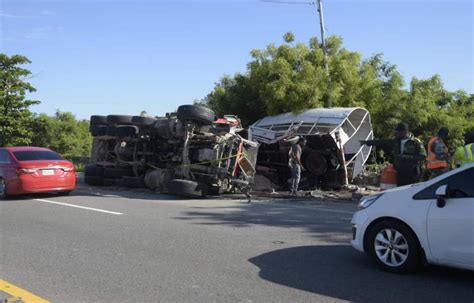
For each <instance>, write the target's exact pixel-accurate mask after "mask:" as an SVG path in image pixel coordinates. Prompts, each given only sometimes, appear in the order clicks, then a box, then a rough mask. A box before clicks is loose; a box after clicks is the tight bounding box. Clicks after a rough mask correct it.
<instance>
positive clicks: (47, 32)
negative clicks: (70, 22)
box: [23, 26, 69, 40]
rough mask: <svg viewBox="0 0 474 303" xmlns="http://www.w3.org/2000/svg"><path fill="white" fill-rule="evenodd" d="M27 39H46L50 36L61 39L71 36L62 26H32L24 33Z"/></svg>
mask: <svg viewBox="0 0 474 303" xmlns="http://www.w3.org/2000/svg"><path fill="white" fill-rule="evenodd" d="M23 38H24V39H27V40H44V39H48V38H55V39H60V40H68V39H69V37H68V36H67V34H66V31H65V30H64V27H62V26H40V27H35V28H32V29H31V30H30V31H28V32H27V33H25V34H24V35H23Z"/></svg>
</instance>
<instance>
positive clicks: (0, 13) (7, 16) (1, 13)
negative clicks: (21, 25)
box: [0, 10, 26, 19]
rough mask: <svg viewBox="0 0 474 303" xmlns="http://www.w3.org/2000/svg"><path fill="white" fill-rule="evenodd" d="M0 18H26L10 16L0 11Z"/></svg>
mask: <svg viewBox="0 0 474 303" xmlns="http://www.w3.org/2000/svg"><path fill="white" fill-rule="evenodd" d="M0 18H12V19H13V18H26V16H22V15H15V14H10V13H7V12H5V11H2V10H0Z"/></svg>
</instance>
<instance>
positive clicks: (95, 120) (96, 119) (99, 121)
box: [90, 115, 107, 125]
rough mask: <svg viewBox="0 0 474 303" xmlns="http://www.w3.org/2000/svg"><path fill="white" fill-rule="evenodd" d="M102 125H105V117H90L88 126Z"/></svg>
mask: <svg viewBox="0 0 474 303" xmlns="http://www.w3.org/2000/svg"><path fill="white" fill-rule="evenodd" d="M103 124H107V117H106V116H97V115H93V116H91V119H90V125H103Z"/></svg>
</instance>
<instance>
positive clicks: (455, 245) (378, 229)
mask: <svg viewBox="0 0 474 303" xmlns="http://www.w3.org/2000/svg"><path fill="white" fill-rule="evenodd" d="M352 234H353V235H352V241H351V244H352V246H353V247H354V248H356V249H357V250H359V251H362V252H365V253H367V254H368V255H369V256H370V257H371V258H372V259H373V261H374V262H375V264H376V265H378V266H379V267H380V268H382V269H384V270H387V271H391V272H397V273H407V272H412V271H414V270H416V269H417V268H418V267H419V266H420V265H421V264H438V265H446V266H451V267H457V268H462V269H469V270H474V164H467V165H464V166H463V167H461V168H458V169H455V170H453V171H451V172H449V173H446V174H443V175H441V176H439V177H437V178H434V179H432V180H429V181H427V182H423V183H418V184H413V185H408V186H403V187H398V188H394V189H391V190H387V191H384V192H381V193H380V194H377V195H373V196H368V197H365V198H362V199H361V201H360V203H359V210H358V211H357V212H356V213H355V214H354V216H353V218H352Z"/></svg>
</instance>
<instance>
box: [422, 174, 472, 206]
mask: <svg viewBox="0 0 474 303" xmlns="http://www.w3.org/2000/svg"><path fill="white" fill-rule="evenodd" d="M441 185H448V186H449V189H450V191H451V195H450V196H451V198H469V197H473V198H474V168H470V169H466V170H464V171H462V172H460V173H457V174H455V175H452V176H449V177H447V178H445V179H443V180H441V181H439V182H436V183H435V184H433V185H431V186H430V187H428V188H426V189H424V190H422V191H420V192H419V193H417V194H416V195H415V196H414V197H413V199H415V200H425V199H436V189H438V187H440V186H441Z"/></svg>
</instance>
